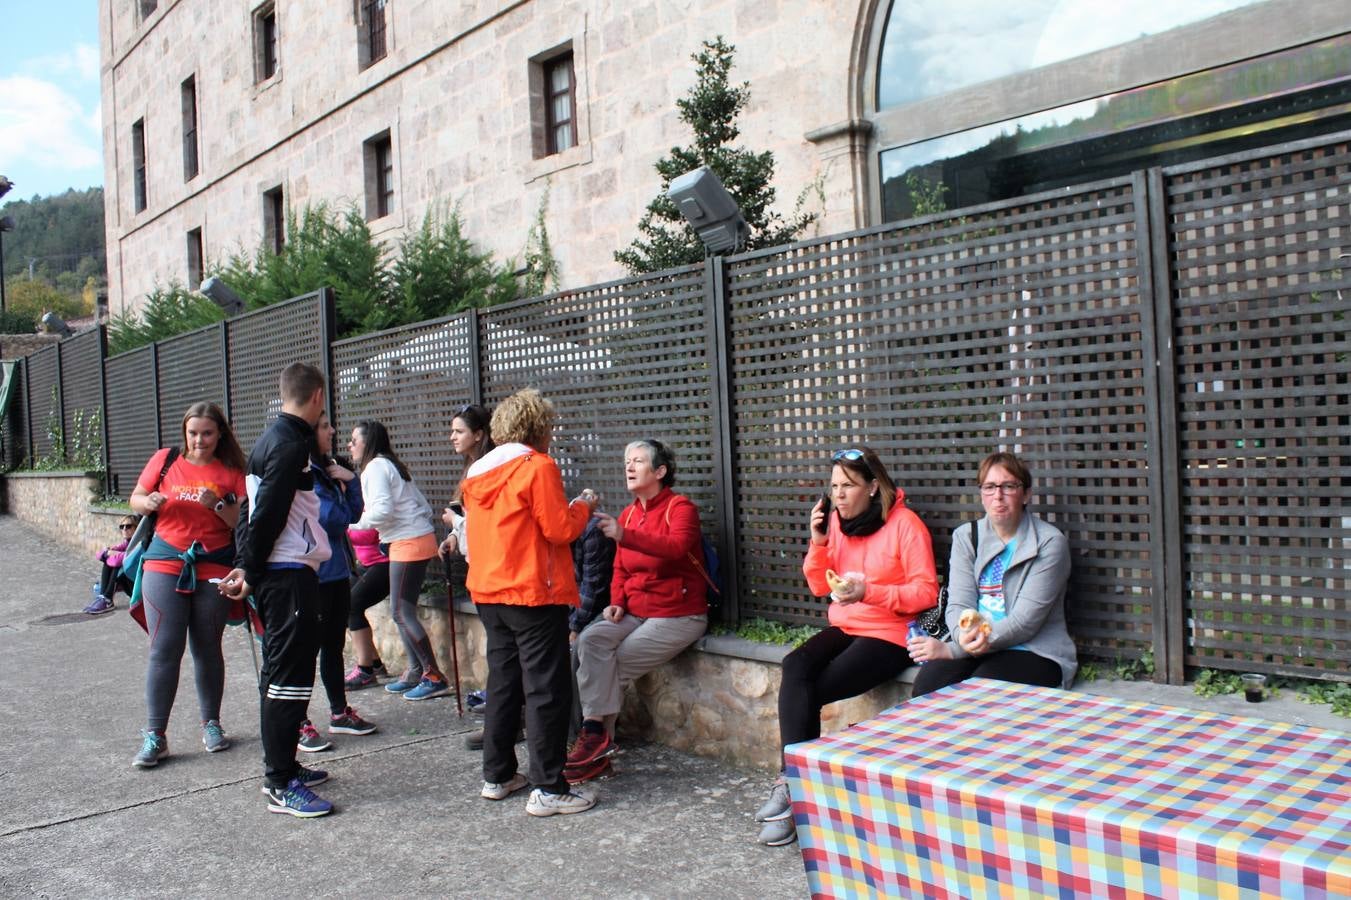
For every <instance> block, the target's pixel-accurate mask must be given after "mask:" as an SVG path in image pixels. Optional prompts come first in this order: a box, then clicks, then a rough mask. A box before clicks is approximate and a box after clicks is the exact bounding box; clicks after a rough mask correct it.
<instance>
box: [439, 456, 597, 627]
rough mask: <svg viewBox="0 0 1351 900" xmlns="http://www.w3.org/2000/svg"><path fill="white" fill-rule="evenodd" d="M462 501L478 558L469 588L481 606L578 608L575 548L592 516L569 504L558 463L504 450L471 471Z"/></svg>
mask: <svg viewBox="0 0 1351 900" xmlns="http://www.w3.org/2000/svg"><path fill="white" fill-rule="evenodd" d="M463 497H464V515H465V527H466V534H467V538H466V542H467V543H468V545H469V547H470V549H471V551H472V553H473V561H472V562H471V563H470V565H469V576H468V578H466V579H465V586H466V587H468V588H469V593H470V595H471V596H472V597H473V598H474V602H475V603H502V604H507V605H510V606H549V605H557V604H563V605H567V606H576V605H577V603H578V599H579V598H578V593H577V579H576V578H575V576H574V575H573V572H572V548H571V544H572V542H573V541H574V540H576V539H577V537H578V536H579V535H580V534H581V533H582V530H583V529H585V528H586V523H587V520H589V519H590V518H591V510H590V509H589V508H588V507H587V505H586V504H585V503H580V502H577V503H568V499H567V496H566V495H565V494H564V493H563V476H562V475H560V474H559V472H558V466H557V465H556V464H555V463H554V461H553V460H552V459H550V458H549V457H548V456H547V455H546V454H543V453H540V452H539V451H538V450H533V449H531V448H530V447H527V446H525V445H524V444H503V445H502V446H500V447H496V448H494V449H493V450H491V451H490V452H488V453H487V454H485V455H484V456H483V457H482V458H480V459H478V460H477V461H476V462H475V463H474V464H473V465H472V466H470V467H469V472H468V473H467V474H466V475H465V479H464V488H463Z"/></svg>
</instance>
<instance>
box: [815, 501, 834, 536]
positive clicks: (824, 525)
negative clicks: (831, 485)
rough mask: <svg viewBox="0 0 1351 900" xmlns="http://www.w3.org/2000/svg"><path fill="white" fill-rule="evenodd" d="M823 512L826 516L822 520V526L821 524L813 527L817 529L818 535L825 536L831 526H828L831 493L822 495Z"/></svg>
mask: <svg viewBox="0 0 1351 900" xmlns="http://www.w3.org/2000/svg"><path fill="white" fill-rule="evenodd" d="M821 512H823V513H825V515H824V516H823V517H822V518H821V524H820V525H814V526H812V527H814V528H815V529H816V532H817V534H825V533H826V532H827V531H829V530H830V528H829V524H828V523H829V522H830V494H829V493H825V494H822V495H821Z"/></svg>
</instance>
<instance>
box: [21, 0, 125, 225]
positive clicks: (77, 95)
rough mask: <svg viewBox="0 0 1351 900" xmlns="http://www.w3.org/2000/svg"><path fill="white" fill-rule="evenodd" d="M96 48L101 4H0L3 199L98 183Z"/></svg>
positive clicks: (93, 0) (91, 0)
mask: <svg viewBox="0 0 1351 900" xmlns="http://www.w3.org/2000/svg"><path fill="white" fill-rule="evenodd" d="M98 46H99V44H98V0H41V2H36V3H32V2H26V0H0V175H5V176H7V177H8V178H9V179H10V181H12V182H14V191H13V193H11V194H10V195H9V197H7V198H6V199H8V200H14V199H16V198H23V199H28V198H31V197H33V196H34V195H35V194H36V195H42V196H48V195H51V194H60V193H64V192H65V191H66V190H67V189H68V188H77V189H81V190H82V189H84V188H88V187H95V186H98V185H101V184H103V134H102V122H101V116H102V113H101V112H100V109H99V49H98Z"/></svg>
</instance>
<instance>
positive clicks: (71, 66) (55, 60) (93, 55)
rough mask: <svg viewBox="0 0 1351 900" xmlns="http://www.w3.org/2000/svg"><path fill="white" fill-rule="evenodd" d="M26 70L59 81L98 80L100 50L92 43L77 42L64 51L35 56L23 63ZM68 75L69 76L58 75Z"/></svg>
mask: <svg viewBox="0 0 1351 900" xmlns="http://www.w3.org/2000/svg"><path fill="white" fill-rule="evenodd" d="M22 67H23V69H24V71H26V72H30V73H32V74H33V75H34V76H39V77H44V78H52V79H54V80H57V81H67V80H76V81H85V82H89V81H92V82H95V83H97V82H98V79H99V50H98V48H97V47H95V46H93V45H92V44H76V45H75V46H73V47H71V48H70V49H69V50H67V51H66V52H64V53H54V54H52V55H51V56H35V57H33V58H32V59H26V60H24V61H23V63H22ZM58 76H68V77H58Z"/></svg>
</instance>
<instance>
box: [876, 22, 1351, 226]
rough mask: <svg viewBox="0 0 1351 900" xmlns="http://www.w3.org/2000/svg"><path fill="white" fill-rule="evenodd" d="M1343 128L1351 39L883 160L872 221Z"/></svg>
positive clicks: (886, 154)
mask: <svg viewBox="0 0 1351 900" xmlns="http://www.w3.org/2000/svg"><path fill="white" fill-rule="evenodd" d="M1345 128H1351V35H1342V36H1340V37H1336V38H1331V39H1328V40H1325V41H1320V42H1317V43H1315V44H1310V45H1305V46H1302V47H1294V48H1291V49H1289V50H1283V51H1280V52H1278V53H1272V54H1268V55H1267V56H1263V57H1258V58H1256V59H1251V60H1245V61H1243V62H1239V63H1233V64H1231V65H1228V66H1221V67H1218V68H1215V69H1210V70H1207V71H1204V72H1198V73H1195V74H1192V75H1187V76H1184V77H1181V78H1174V79H1170V80H1168V81H1161V82H1157V83H1155V84H1150V85H1146V86H1144V87H1140V88H1136V89H1133V90H1128V91H1122V92H1119V93H1114V94H1109V95H1106V96H1103V97H1097V98H1094V99H1092V100H1086V101H1083V102H1079V103H1072V104H1067V105H1064V106H1060V107H1057V108H1055V109H1050V110H1046V111H1044V112H1039V113H1034V114H1031V115H1027V116H1022V117H1019V118H1014V119H1008V120H1006V121H1003V122H996V123H993V124H991V125H985V126H981V127H979V128H973V129H969V130H966V131H962V132H959V133H957V134H951V135H945V136H943V137H939V138H933V139H931V140H926V141H921V142H917V143H913V144H909V145H906V146H900V147H893V148H888V149H884V150H883V151H882V153H881V155H880V166H881V176H882V177H881V184H882V191H881V193H882V219H883V221H892V220H895V219H901V218H907V217H909V216H912V215H917V214H923V213H927V212H934V211H937V210H939V209H952V208H957V207H963V206H972V205H975V204H979V203H985V202H989V201H993V200H1000V199H1004V198H1008V197H1017V196H1020V195H1022V194H1030V193H1034V192H1036V191H1040V190H1047V189H1050V188H1055V187H1061V186H1064V185H1068V184H1076V183H1083V182H1086V181H1093V180H1096V179H1099V178H1109V177H1113V176H1116V175H1121V174H1124V173H1126V172H1130V171H1132V170H1135V169H1140V168H1144V167H1146V166H1155V165H1170V164H1174V163H1180V162H1186V161H1189V160H1193V159H1201V158H1204V157H1208V156H1218V155H1222V154H1224V153H1231V152H1236V151H1239V150H1243V149H1247V148H1250V147H1259V146H1265V145H1270V144H1276V143H1281V142H1283V141H1288V140H1296V139H1298V138H1301V137H1306V136H1309V135H1313V134H1325V133H1328V132H1331V131H1338V130H1341V129H1345Z"/></svg>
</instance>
